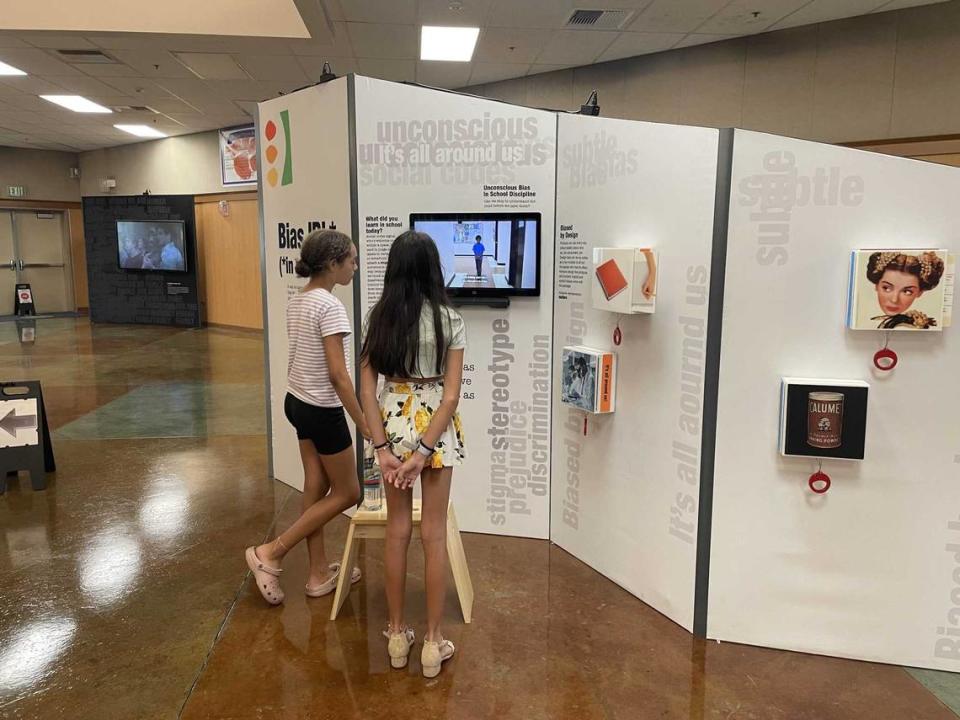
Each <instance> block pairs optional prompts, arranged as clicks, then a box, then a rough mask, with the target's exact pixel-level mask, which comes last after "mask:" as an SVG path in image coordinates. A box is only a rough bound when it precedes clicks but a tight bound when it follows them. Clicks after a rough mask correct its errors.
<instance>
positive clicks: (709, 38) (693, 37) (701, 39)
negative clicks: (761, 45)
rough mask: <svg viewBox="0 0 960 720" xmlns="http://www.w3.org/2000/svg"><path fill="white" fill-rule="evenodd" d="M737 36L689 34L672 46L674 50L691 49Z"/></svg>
mask: <svg viewBox="0 0 960 720" xmlns="http://www.w3.org/2000/svg"><path fill="white" fill-rule="evenodd" d="M736 37H740V36H739V35H708V34H706V33H690V34H689V35H687V36H686V37H685V38H683V40H681V41H680V42H678V43H677V44H676V45H674V48H682V47H692V46H694V45H706V44H707V43H714V42H722V41H724V40H732V39H734V38H736Z"/></svg>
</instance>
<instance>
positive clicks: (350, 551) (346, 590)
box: [330, 520, 357, 620]
mask: <svg viewBox="0 0 960 720" xmlns="http://www.w3.org/2000/svg"><path fill="white" fill-rule="evenodd" d="M355 529H356V525H354V524H353V521H352V520H351V521H350V529H349V530H347V541H346V542H345V543H344V544H343V559H342V560H341V561H340V577H339V578H337V592H336V594H335V595H334V596H333V607H332V608H331V609H330V619H331V620H336V619H337V614H338V613H339V612H340V608H342V607H343V604H344V603H345V602H346V601H347V595H349V594H350V586H351V585H352V584H353V583H351V582H350V576H351V575H352V574H353V566H354V565H355V564H356V561H357V548H356V547H355V545H354V543H355V542H356V538H355V537H354V534H355V532H354V531H355Z"/></svg>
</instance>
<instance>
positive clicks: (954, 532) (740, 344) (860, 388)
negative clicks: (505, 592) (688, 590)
mask: <svg viewBox="0 0 960 720" xmlns="http://www.w3.org/2000/svg"><path fill="white" fill-rule="evenodd" d="M958 193H960V170H957V169H955V168H951V167H945V166H940V165H933V164H928V163H924V162H917V161H912V160H906V159H901V158H894V157H888V156H883V155H879V154H874V153H868V152H861V151H857V150H851V149H846V148H840V147H835V146H829V145H822V144H818V143H812V142H805V141H800V140H794V139H788V138H782V137H776V136H773V135H765V134H761V133H755V132H746V131H737V132H736V133H735V135H734V147H733V165H732V177H731V197H730V205H729V209H730V219H729V227H728V237H727V262H726V278H725V290H724V292H725V298H724V307H723V326H722V327H723V331H722V332H723V334H722V349H721V355H720V358H719V361H720V385H719V398H718V408H717V416H718V422H717V436H716V441H717V442H716V445H717V450H716V458H715V459H716V464H715V474H714V506H713V522H712V524H713V533H712V553H711V558H710V588H709V614H708V636H709V637H711V638H715V639H718V640H727V641H734V642H743V643H749V644H754V645H763V646H768V647H776V648H784V649H790V650H798V651H804V652H812V653H820V654H827V655H837V656H843V657H851V658H858V659H864V660H874V661H881V662H890V663H897V664H902V665H911V666H919V667H928V668H939V669H943V670H953V671H960V637H958V635H960V584H958V578H960V570H958V566H960V510H958V508H960V485H958V483H957V480H958V478H960V455H958V453H960V444H958V442H960V441H958V434H957V408H958V407H960V383H958V382H957V378H956V373H957V368H960V337H958V336H957V331H956V328H952V329H951V328H950V327H947V326H946V322H945V320H944V318H945V317H948V316H949V313H946V312H944V311H942V310H941V303H942V301H943V298H942V294H941V295H936V296H932V295H927V297H925V298H922V297H921V295H924V294H927V293H933V292H934V288H936V287H937V286H938V285H939V284H942V283H947V282H948V278H947V277H946V276H945V275H944V274H943V273H942V272H941V271H942V270H945V268H946V267H947V264H946V263H944V264H943V268H941V265H940V264H939V262H938V260H939V259H940V257H939V256H940V255H942V254H944V253H945V252H952V253H955V252H956V251H957V232H956V230H957V221H958V213H957V210H956V198H957V196H958ZM868 249H879V251H877V252H876V254H874V252H873V251H871V252H869V253H866V254H865V255H863V254H860V255H861V258H860V260H859V261H856V260H857V258H856V257H855V258H854V259H855V262H853V263H851V255H852V254H853V253H855V252H856V251H860V250H868ZM934 254H936V257H934V256H933V255H934ZM851 267H853V268H854V272H855V273H856V274H857V275H858V276H859V274H860V273H862V274H863V278H862V279H861V278H859V277H855V278H851V277H850V272H851ZM888 271H889V272H888ZM851 280H853V282H854V285H859V286H860V289H858V290H857V293H858V297H859V298H860V300H859V301H858V302H859V303H860V304H861V305H863V306H866V307H867V309H865V310H863V312H861V313H860V315H859V316H858V315H857V313H850V314H848V307H847V305H848V296H849V295H852V292H851V291H849V288H850V287H851ZM949 280H951V281H952V279H949ZM662 286H663V285H662V284H661V287H662ZM951 286H952V282H951ZM659 300H660V301H661V302H662V301H663V300H664V298H663V297H662V295H661V297H660V298H659ZM923 302H927V303H928V305H923ZM911 306H912V307H911ZM918 308H920V309H921V310H922V312H923V313H924V317H926V318H927V319H930V318H933V319H936V320H937V321H938V328H939V329H940V330H942V331H937V332H934V331H931V329H932V328H931V327H930V325H929V323H928V322H927V321H925V320H923V319H922V318H920V316H919V315H918V314H916V313H914V311H915V310H917V309H918ZM924 308H926V309H924ZM917 311H918V312H919V310H917ZM658 313H659V303H658ZM898 316H899V317H898ZM850 317H864V318H866V321H865V322H861V323H860V324H859V326H860V327H863V326H864V325H865V324H870V323H872V325H870V326H871V327H872V328H873V331H871V332H866V331H864V330H858V329H854V328H855V327H857V325H856V323H852V322H848V320H849V318H850ZM904 318H906V319H907V320H909V321H910V322H911V324H912V327H911V329H910V330H908V331H902V330H904V325H905V323H906V322H907V320H905V319H904ZM914 321H917V322H916V324H913V322H914ZM883 323H887V325H886V327H884V328H878V326H879V325H881V324H883ZM940 323H942V324H940ZM848 324H849V325H850V327H848ZM893 326H896V327H897V332H890V331H889V330H888V329H886V328H892V327H893ZM884 349H887V350H890V351H895V352H896V353H897V354H898V355H899V364H898V365H896V369H886V368H884V367H881V365H876V366H875V365H874V354H875V353H877V352H878V351H880V350H884ZM823 378H829V380H824V379H823ZM868 387H869V406H868V403H867V397H868V392H867V390H868ZM785 404H786V405H787V406H786V407H785ZM781 425H782V426H783V430H782V431H781ZM778 434H779V437H778ZM778 440H779V442H778ZM861 458H862V459H861ZM818 472H820V473H823V474H825V475H827V476H828V477H829V479H830V480H832V483H830V484H829V492H822V493H820V494H818V492H819V491H818V490H816V489H815V488H817V487H819V488H822V487H823V485H822V484H820V485H817V484H816V483H814V482H812V475H811V474H817V473H818ZM808 482H809V484H808ZM812 490H813V491H812Z"/></svg>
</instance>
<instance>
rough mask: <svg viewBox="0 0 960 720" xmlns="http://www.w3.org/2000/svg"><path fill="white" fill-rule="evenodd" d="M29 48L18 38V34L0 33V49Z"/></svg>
mask: <svg viewBox="0 0 960 720" xmlns="http://www.w3.org/2000/svg"><path fill="white" fill-rule="evenodd" d="M25 47H30V46H29V45H27V43H25V42H24V41H23V40H21V39H20V38H19V33H13V32H11V31H8V32H0V48H25Z"/></svg>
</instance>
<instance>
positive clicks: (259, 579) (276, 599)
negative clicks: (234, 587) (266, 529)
mask: <svg viewBox="0 0 960 720" xmlns="http://www.w3.org/2000/svg"><path fill="white" fill-rule="evenodd" d="M244 557H245V558H246V559H247V567H248V568H250V572H252V573H253V579H254V582H256V583H257V590H259V591H260V594H261V595H263V599H264V600H266V601H267V602H268V603H270V604H271V605H279V604H280V603H282V602H283V590H281V589H280V580H279V579H278V578H279V577H280V573H282V572H283V570H281V569H280V568H273V567H270V566H269V565H264V564H263V563H262V562H261V561H260V558H258V557H257V549H256V548H255V547H253V546H250V547H248V548H247V549H246V552H244Z"/></svg>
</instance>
